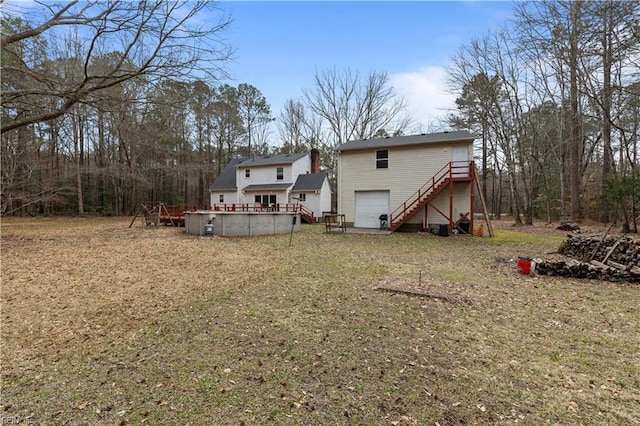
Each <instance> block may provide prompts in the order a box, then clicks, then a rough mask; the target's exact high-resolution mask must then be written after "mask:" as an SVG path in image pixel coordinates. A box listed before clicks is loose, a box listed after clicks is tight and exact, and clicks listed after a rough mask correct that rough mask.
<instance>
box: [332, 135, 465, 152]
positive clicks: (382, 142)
mask: <svg viewBox="0 0 640 426" xmlns="http://www.w3.org/2000/svg"><path fill="white" fill-rule="evenodd" d="M475 138H476V137H475V136H474V135H472V134H471V133H470V132H468V131H466V130H458V131H454V132H440V133H423V134H421V135H410V136H394V137H386V138H372V139H360V140H354V141H349V142H347V143H344V144H342V145H340V146H339V147H338V151H354V150H358V149H372V148H393V147H396V146H409V145H429V144H435V143H443V142H453V143H456V142H473V140H474V139H475Z"/></svg>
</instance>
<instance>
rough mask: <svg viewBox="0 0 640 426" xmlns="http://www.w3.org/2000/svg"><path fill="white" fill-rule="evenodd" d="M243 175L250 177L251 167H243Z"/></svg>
mask: <svg viewBox="0 0 640 426" xmlns="http://www.w3.org/2000/svg"><path fill="white" fill-rule="evenodd" d="M244 177H246V178H249V177H251V169H244Z"/></svg>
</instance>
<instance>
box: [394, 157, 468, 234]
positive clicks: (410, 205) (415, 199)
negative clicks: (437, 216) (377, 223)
mask: <svg viewBox="0 0 640 426" xmlns="http://www.w3.org/2000/svg"><path fill="white" fill-rule="evenodd" d="M474 167H475V165H474V163H473V161H471V162H468V161H455V162H454V161H451V162H449V163H447V164H446V165H445V166H444V167H442V169H440V170H439V171H438V172H437V173H436V174H435V175H433V177H432V178H431V179H430V180H429V181H427V182H426V183H425V184H424V185H422V186H421V187H420V189H418V190H417V191H416V192H414V193H413V195H411V196H410V197H409V198H408V199H407V200H406V201H405V202H404V203H402V204H401V205H400V206H398V207H397V208H396V209H395V210H394V211H393V212H391V215H390V216H389V228H388V229H389V231H391V232H394V231H396V230H397V229H398V228H400V227H401V226H402V225H403V224H405V223H406V222H407V221H408V220H409V219H411V218H412V217H413V216H415V214H416V213H418V211H420V209H422V208H423V207H424V206H426V205H427V204H429V203H430V202H431V201H432V200H433V199H434V198H435V197H436V195H438V194H439V193H440V192H442V190H443V189H444V188H446V187H447V186H448V185H449V184H452V183H453V182H455V181H467V182H468V181H470V180H471V179H473V174H474V170H475V168H474Z"/></svg>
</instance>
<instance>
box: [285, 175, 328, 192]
mask: <svg viewBox="0 0 640 426" xmlns="http://www.w3.org/2000/svg"><path fill="white" fill-rule="evenodd" d="M326 179H327V174H326V173H307V174H304V175H298V179H296V184H295V185H294V186H293V188H292V189H291V191H319V190H320V189H322V185H323V184H324V181H325V180H326Z"/></svg>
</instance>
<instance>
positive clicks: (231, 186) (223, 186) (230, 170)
mask: <svg viewBox="0 0 640 426" xmlns="http://www.w3.org/2000/svg"><path fill="white" fill-rule="evenodd" d="M246 160H247V158H234V159H233V160H231V161H229V164H227V167H225V168H224V169H223V170H222V172H220V176H218V177H217V178H216V180H214V181H213V183H212V184H211V185H210V186H209V190H210V191H213V190H218V191H235V190H236V189H237V185H236V166H237V165H238V164H240V163H242V162H243V161H246Z"/></svg>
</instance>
